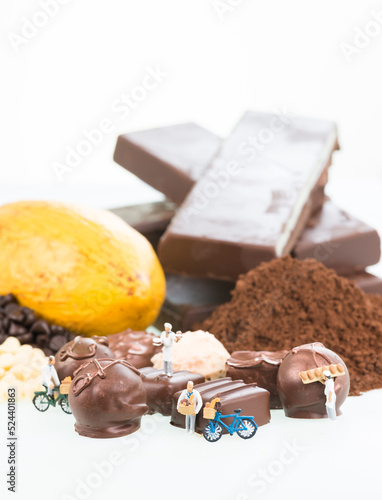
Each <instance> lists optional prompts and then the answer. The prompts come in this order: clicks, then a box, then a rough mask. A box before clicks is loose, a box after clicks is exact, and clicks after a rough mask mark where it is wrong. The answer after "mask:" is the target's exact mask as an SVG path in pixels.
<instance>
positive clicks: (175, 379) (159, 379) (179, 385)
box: [139, 367, 204, 416]
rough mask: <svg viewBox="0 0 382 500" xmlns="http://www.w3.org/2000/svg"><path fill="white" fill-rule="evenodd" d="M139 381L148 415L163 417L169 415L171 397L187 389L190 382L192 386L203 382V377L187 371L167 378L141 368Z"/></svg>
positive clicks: (159, 373)
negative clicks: (143, 388)
mask: <svg viewBox="0 0 382 500" xmlns="http://www.w3.org/2000/svg"><path fill="white" fill-rule="evenodd" d="M139 371H140V373H141V379H142V382H143V385H144V387H145V389H146V393H147V405H148V407H149V411H148V413H149V414H150V415H152V414H153V413H161V414H162V415H164V416H170V415H171V405H172V396H173V394H175V393H176V392H178V391H183V389H185V388H186V387H187V382H188V381H189V380H191V381H192V382H194V384H200V383H202V382H204V377H203V375H200V374H199V373H192V372H187V371H179V372H174V374H173V376H172V377H168V376H167V375H165V374H164V373H163V371H162V370H156V369H155V368H151V367H146V368H141V369H140V370H139Z"/></svg>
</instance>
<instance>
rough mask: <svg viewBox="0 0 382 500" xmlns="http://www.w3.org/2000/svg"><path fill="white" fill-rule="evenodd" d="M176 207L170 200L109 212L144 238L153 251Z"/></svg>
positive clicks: (114, 209) (115, 209)
mask: <svg viewBox="0 0 382 500" xmlns="http://www.w3.org/2000/svg"><path fill="white" fill-rule="evenodd" d="M176 208H177V206H176V205H175V203H173V202H172V201H170V200H164V201H157V202H153V203H144V204H141V205H130V206H127V207H120V208H113V209H111V210H110V212H113V213H114V214H116V215H118V216H119V217H121V219H123V220H124V221H125V222H127V223H128V224H129V225H130V226H132V227H133V228H134V229H136V230H137V231H139V232H140V233H142V234H143V236H145V237H146V238H147V239H148V240H149V242H150V243H151V245H152V246H153V247H154V249H156V248H157V246H158V243H159V239H160V238H161V236H162V234H163V233H164V232H165V230H166V228H167V226H168V225H169V224H170V222H171V219H172V218H173V216H174V215H175V210H176Z"/></svg>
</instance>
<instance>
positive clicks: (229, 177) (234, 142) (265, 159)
mask: <svg viewBox="0 0 382 500" xmlns="http://www.w3.org/2000/svg"><path fill="white" fill-rule="evenodd" d="M272 120H273V123H275V122H274V120H276V121H277V120H279V122H280V123H278V122H277V123H278V130H277V132H276V131H274V132H272V130H271V129H270V128H269V127H270V123H272ZM265 132H266V133H265ZM265 137H267V138H268V139H271V140H268V139H267V141H266V143H265V142H264V141H265ZM261 138H263V143H261V144H260V146H259V141H260V139H261ZM260 142H261V141H260ZM337 147H338V146H337V132H336V126H335V124H334V123H333V122H329V121H324V120H311V119H304V118H296V117H293V118H292V117H282V119H281V118H279V117H275V116H273V115H269V114H265V113H254V112H248V113H246V114H245V115H244V117H243V118H242V120H241V121H240V122H239V124H238V125H237V126H236V128H235V130H234V131H233V133H232V134H231V136H230V137H229V138H228V139H227V140H226V141H224V143H223V145H222V147H221V149H220V151H219V153H218V154H217V156H216V157H215V159H214V160H213V161H212V163H211V165H210V166H209V167H208V169H207V170H206V171H205V173H204V174H203V175H202V177H201V178H200V180H199V181H198V182H197V184H196V185H195V186H194V188H193V189H192V191H191V192H190V194H189V195H188V197H187V199H186V200H185V201H184V203H183V205H182V207H180V209H179V210H178V212H177V214H176V215H175V217H174V218H173V219H172V222H171V224H170V226H169V227H168V229H167V231H166V233H165V234H164V236H163V238H162V239H161V242H160V245H159V257H160V259H161V262H162V264H163V266H164V268H165V270H167V271H168V272H172V273H178V274H184V275H190V276H198V277H210V278H216V279H225V280H228V281H233V280H235V279H236V278H237V277H238V275H239V274H242V273H244V272H246V271H248V270H249V269H251V268H253V267H255V266H256V265H258V264H259V263H260V262H262V261H266V260H270V259H272V258H275V257H280V256H283V255H286V254H288V253H289V252H290V251H291V250H292V249H293V247H294V245H295V244H296V242H297V240H298V239H299V237H300V235H301V233H302V231H303V230H304V228H305V225H306V223H307V221H308V219H309V217H310V216H311V215H312V213H313V211H314V207H313V203H312V201H311V195H312V192H313V191H314V190H315V188H317V186H318V185H319V183H320V181H321V178H322V176H323V174H324V173H325V171H326V169H327V168H328V165H329V164H330V162H331V155H332V153H333V151H334V150H335V149H337Z"/></svg>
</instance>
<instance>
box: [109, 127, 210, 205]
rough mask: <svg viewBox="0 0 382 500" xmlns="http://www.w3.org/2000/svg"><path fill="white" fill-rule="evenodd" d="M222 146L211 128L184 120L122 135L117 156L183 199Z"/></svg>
mask: <svg viewBox="0 0 382 500" xmlns="http://www.w3.org/2000/svg"><path fill="white" fill-rule="evenodd" d="M219 146H220V139H219V138H218V137H217V136H215V135H214V134H212V133H211V132H208V131H207V130H205V129H204V128H202V127H199V126H198V125H196V124H194V123H184V124H180V125H172V126H169V127H162V128H157V129H152V130H143V131H140V132H132V133H130V134H125V135H121V136H119V137H118V141H117V145H116V148H115V152H114V160H115V161H116V162H117V163H119V164H120V165H122V166H123V167H124V168H126V169H127V170H129V171H130V172H132V173H133V174H135V175H137V176H138V177H139V178H140V179H142V180H143V181H145V182H147V183H148V184H150V186H152V187H154V188H155V189H157V190H158V191H160V192H161V193H163V194H165V195H166V196H167V197H168V198H169V199H170V200H172V201H174V202H176V203H182V201H183V200H184V198H185V197H186V196H187V194H188V193H189V191H190V189H191V188H192V186H193V185H194V183H195V182H196V181H197V180H198V179H199V177H200V176H201V174H202V172H203V171H204V170H205V168H206V166H207V165H208V163H209V162H210V161H211V160H212V158H213V157H214V156H215V154H216V152H217V150H218V148H219Z"/></svg>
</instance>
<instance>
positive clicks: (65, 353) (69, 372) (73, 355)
mask: <svg viewBox="0 0 382 500" xmlns="http://www.w3.org/2000/svg"><path fill="white" fill-rule="evenodd" d="M55 358H56V364H55V368H56V371H57V375H58V378H59V379H60V380H64V378H66V377H71V378H73V373H74V372H75V371H76V370H77V369H78V368H79V367H80V366H81V365H82V364H84V363H86V362H88V361H90V360H91V359H93V358H94V359H96V358H114V354H113V353H112V351H111V350H110V349H109V342H108V340H107V338H106V337H97V336H93V337H79V336H78V337H76V338H74V339H73V340H71V341H70V342H68V343H67V344H65V345H64V346H62V347H61V348H60V349H59V351H58V352H57V353H56V356H55Z"/></svg>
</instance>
